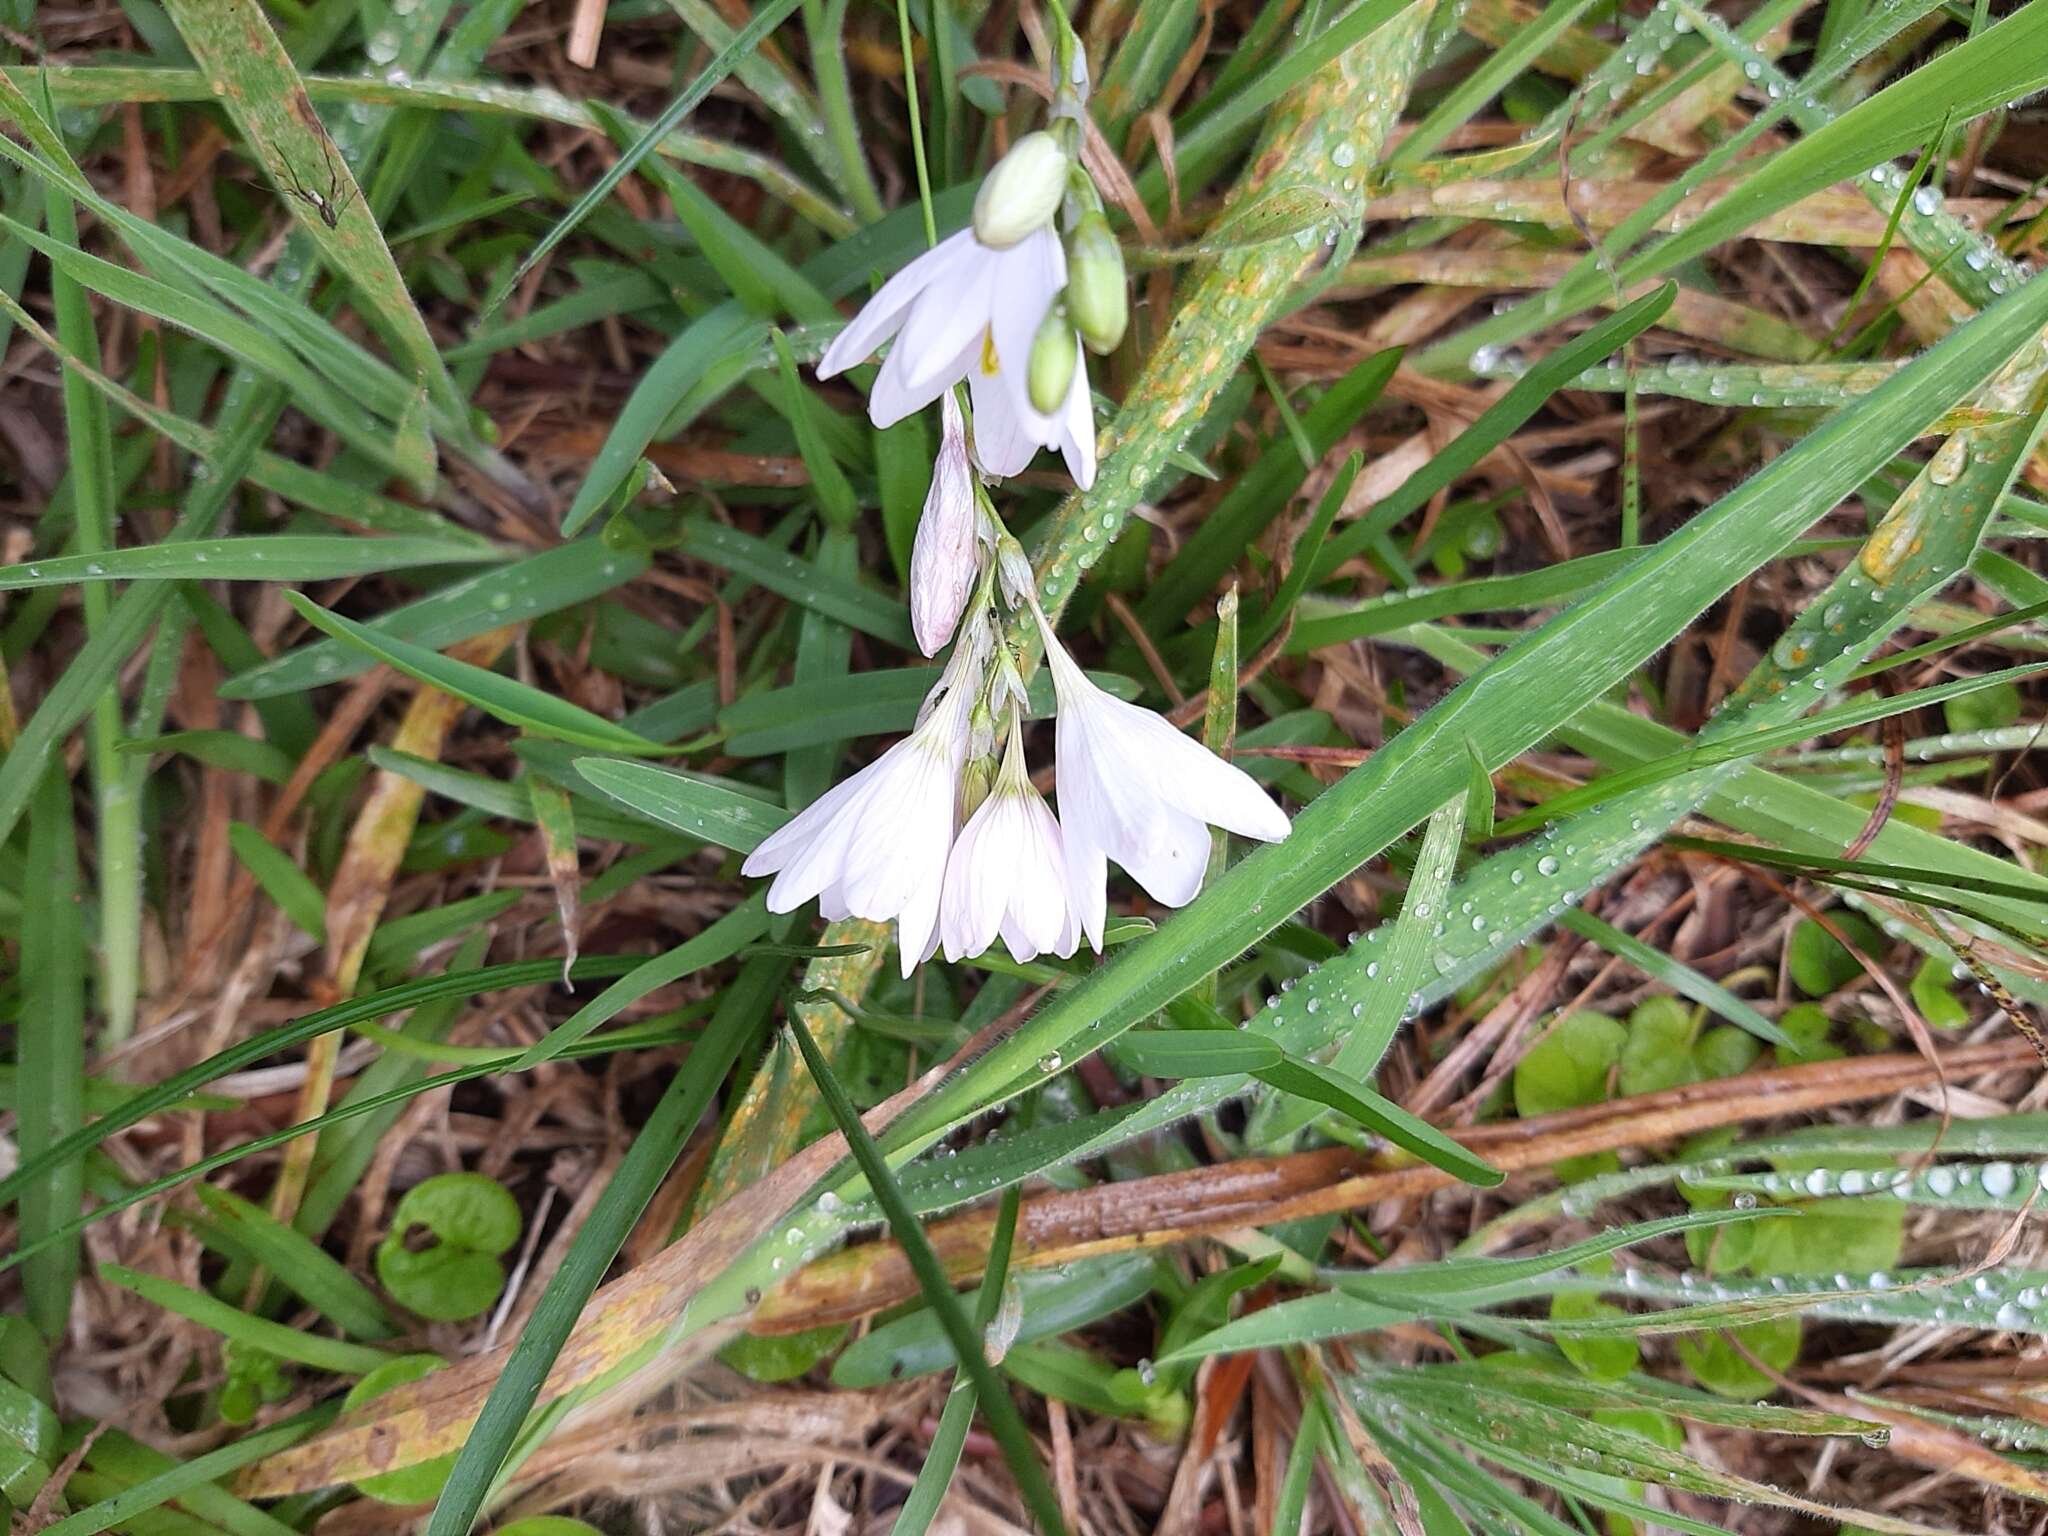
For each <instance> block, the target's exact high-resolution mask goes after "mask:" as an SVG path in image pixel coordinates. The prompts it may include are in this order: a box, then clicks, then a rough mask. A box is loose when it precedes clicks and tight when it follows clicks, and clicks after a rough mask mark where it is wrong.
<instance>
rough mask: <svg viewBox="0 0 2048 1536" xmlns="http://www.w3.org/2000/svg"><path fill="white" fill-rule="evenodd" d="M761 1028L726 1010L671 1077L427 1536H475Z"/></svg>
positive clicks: (459, 1462)
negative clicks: (632, 1239) (576, 1344)
mask: <svg viewBox="0 0 2048 1536" xmlns="http://www.w3.org/2000/svg"><path fill="white" fill-rule="evenodd" d="M743 910H744V909H743ZM686 947H687V946H686ZM593 1006H594V1005H593ZM754 1034H755V1021H754V1018H753V1016H752V1015H751V1013H749V1012H745V1011H742V1010H737V1009H721V1010H720V1011H719V1012H718V1013H717V1014H716V1015H714V1016H713V1019H712V1021H711V1024H710V1026H709V1027H708V1028H707V1029H706V1030H705V1032H704V1034H703V1036H702V1037H701V1038H700V1039H699V1040H698V1041H697V1043H696V1045H695V1046H693V1047H692V1048H691V1051H690V1055H689V1059H688V1062H687V1063H686V1064H685V1067H684V1069H683V1070H681V1071H679V1072H677V1073H676V1075H675V1076H674V1077H673V1078H672V1079H671V1080H670V1082H669V1085H668V1087H667V1089H666V1090H665V1091H664V1092H663V1093H662V1096H661V1099H660V1102H658V1103H657V1104H656V1105H655V1107H654V1110H653V1112H652V1113H651V1114H650V1115H649V1116H648V1117H647V1120H646V1123H645V1124H644V1125H642V1126H641V1128H640V1131H639V1133H638V1134H637V1135H635V1136H634V1138H633V1144H632V1146H631V1147H629V1148H628V1149H627V1151H626V1155H625V1157H624V1158H622V1159H621V1160H620V1162H619V1166H618V1169H617V1170H616V1171H615V1172H614V1173H613V1174H612V1177H611V1180H610V1182H609V1183H607V1184H606V1186H605V1189H604V1193H603V1194H602V1195H600V1196H599V1197H598V1199H597V1202H596V1203H595V1205H593V1206H592V1207H591V1211H590V1215H589V1217H588V1219H587V1220H586V1221H585V1222H584V1224H583V1226H582V1228H581V1229H580V1230H579V1231H578V1232H577V1234H576V1237H575V1239H574V1240H573V1241H572V1242H571V1243H570V1245H569V1251H568V1253H567V1254H565V1255H564V1256H563V1258H562V1262H561V1265H560V1267H558V1268H557V1269H556V1271H555V1273H554V1275H553V1277H552V1278H551V1279H550V1280H549V1281H548V1284H547V1289H546V1290H544V1291H543V1292H542V1293H541V1297H540V1300H539V1301H538V1302H537V1303H536V1304H535V1305H534V1309H533V1313H532V1315H531V1316H530V1317H529V1318H528V1319H527V1323H526V1326H525V1327H524V1328H523V1329H522V1330H521V1331H520V1334H519V1340H518V1342H517V1343H515V1344H514V1345H513V1346H512V1352H511V1353H510V1354H509V1355H508V1356H507V1357H506V1359H505V1368H504V1370H503V1372H502V1373H501V1374H500V1375H499V1377H498V1379H497V1381H496V1382H495V1383H494V1384H493V1385H492V1387H491V1391H490V1395H489V1397H487V1398H486V1399H485V1400H484V1405H483V1410H482V1412H480V1413H479V1414H478V1415H477V1419H476V1424H475V1427H474V1428H473V1429H471V1430H470V1432H469V1437H468V1438H467V1440H465V1441H464V1442H463V1446H462V1449H461V1451H460V1452H459V1453H458V1454H457V1455H456V1458H455V1465H454V1466H453V1467H452V1468H451V1469H450V1470H449V1473H448V1481H447V1483H446V1485H445V1486H444V1487H443V1488H442V1490H441V1495H440V1497H439V1498H438V1499H437V1500H436V1501H435V1503H434V1512H433V1514H432V1515H431V1516H430V1517H429V1518H428V1521H427V1527H426V1536H468V1532H469V1530H470V1528H471V1527H472V1526H473V1525H474V1524H475V1522H476V1518H477V1515H478V1513H479V1512H480V1511H481V1510H482V1508H483V1505H484V1501H485V1499H486V1498H487V1497H488V1496H489V1494H490V1491H491V1489H492V1487H493V1485H494V1484H495V1483H496V1481H497V1478H498V1475H499V1470H500V1468H502V1467H503V1466H504V1465H505V1461H506V1458H507V1457H508V1456H509V1455H510V1454H511V1452H512V1448H513V1442H514V1440H515V1439H516V1438H517V1437H518V1435H519V1432H520V1429H521V1427H522V1426H523V1425H524V1424H525V1423H526V1421H527V1415H528V1413H529V1411H530V1410H531V1409H532V1407H533V1404H534V1402H535V1401H536V1399H537V1398H538V1397H539V1395H540V1388H541V1383H542V1382H543V1381H545V1380H546V1378H547V1374H548V1371H549V1369H550V1368H551V1367H552V1366H553V1365H554V1363H555V1357H556V1356H557V1355H558V1354H560V1353H561V1349H562V1346H563V1345H564V1344H565V1343H567V1342H568V1339H569V1334H570V1332H571V1331H572V1330H573V1329H574V1328H575V1326H576V1320H577V1318H578V1317H580V1316H581V1315H582V1312H583V1307H584V1304H585V1303H586V1302H588V1301H589V1300H590V1296H591V1293H592V1292H593V1291H595V1290H596V1289H597V1285H598V1282H599V1281H600V1280H602V1279H603V1278H604V1272H605V1271H606V1270H607V1269H608V1268H610V1267H611V1263H612V1260H613V1259H615V1258H617V1257H618V1253H619V1249H620V1248H621V1247H623V1246H624V1244H625V1241H626V1238H627V1236H628V1235H629V1234H630V1233H631V1232H632V1230H633V1226H634V1224H635V1223H636V1222H638V1221H639V1219H640V1216H641V1213H642V1212H644V1211H645V1210H646V1209H647V1204H648V1202H649V1201H650V1200H652V1199H653V1198H654V1194H655V1191H656V1190H657V1189H659V1188H660V1187H661V1184H662V1181H663V1180H664V1179H666V1178H667V1177H668V1173H669V1169H670V1168H672V1167H673V1166H674V1165H675V1161H676V1158H677V1157H678V1156H680V1155H681V1153H682V1149H683V1144H684V1142H685V1141H686V1140H687V1139H688V1138H689V1135H690V1132H691V1131H692V1130H693V1129H694V1128H695V1126H696V1124H697V1122H698V1121H699V1120H700V1119H702V1118H703V1115H704V1111H705V1110H706V1108H708V1107H709V1106H710V1103H711V1101H712V1097H713V1095H715V1094H716V1093H717V1092H718V1089H719V1087H720V1085H721V1084H723V1083H724V1081H725V1078H726V1074H727V1073H728V1072H730V1071H731V1070H732V1066H733V1063H734V1062H735V1061H737V1060H739V1058H740V1054H741V1052H742V1051H743V1050H745V1049H746V1047H747V1046H748V1044H749V1043H750V1041H751V1040H752V1038H753V1036H754Z"/></svg>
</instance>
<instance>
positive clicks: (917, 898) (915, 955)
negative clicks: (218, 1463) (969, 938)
mask: <svg viewBox="0 0 2048 1536" xmlns="http://www.w3.org/2000/svg"><path fill="white" fill-rule="evenodd" d="M949 821H950V818H949ZM948 830H949V831H950V830H951V829H950V827H949V828H948ZM945 881H946V854H945V850H944V848H943V847H941V849H940V851H939V856H938V859H937V861H936V862H935V863H931V864H928V865H927V868H926V871H925V877H924V879H923V880H921V881H920V882H919V883H918V886H917V888H916V890H915V891H913V892H912V893H911V897H910V900H909V901H907V902H906V903H904V907H903V911H902V913H901V914H900V915H899V916H898V917H897V919H896V950H897V958H898V961H899V963H900V964H901V966H902V968H903V974H904V976H905V977H906V978H907V977H908V976H909V975H910V973H911V972H912V971H914V970H916V969H917V967H918V964H919V963H920V962H921V961H924V960H927V959H929V958H930V957H931V953H932V947H933V945H934V943H935V942H936V941H937V939H938V932H937V929H938V921H939V896H940V892H941V891H942V890H943V889H944V887H945Z"/></svg>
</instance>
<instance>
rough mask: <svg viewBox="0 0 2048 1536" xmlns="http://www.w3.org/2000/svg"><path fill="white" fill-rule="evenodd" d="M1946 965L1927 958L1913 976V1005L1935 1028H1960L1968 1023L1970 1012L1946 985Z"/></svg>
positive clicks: (1947, 976)
mask: <svg viewBox="0 0 2048 1536" xmlns="http://www.w3.org/2000/svg"><path fill="white" fill-rule="evenodd" d="M1952 980H1953V978H1952V977H1951V975H1950V973H1949V962H1948V961H1946V960H1942V959H1940V958H1938V957H1936V956H1934V955H1929V956H1928V957H1927V958H1926V959H1925V960H1924V961H1922V962H1921V964H1920V969H1919V970H1917V971H1915V972H1914V973H1913V985H1912V988H1911V991H1912V994H1913V1006H1914V1007H1915V1008H1918V1009H1919V1010H1920V1016H1921V1017H1922V1018H1923V1019H1925V1020H1926V1021H1927V1022H1928V1023H1929V1024H1932V1025H1933V1026H1934V1027H1935V1028H1936V1029H1961V1028H1962V1027H1963V1026H1964V1025H1965V1024H1967V1023H1969V1022H1970V1010H1969V1008H1968V1006H1967V1005H1966V1004H1965V1003H1964V1002H1963V1000H1962V999H1961V998H1959V997H1957V996H1956V994H1955V989H1954V988H1953V987H1952V986H1951V985H1950V982H1951V981H1952Z"/></svg>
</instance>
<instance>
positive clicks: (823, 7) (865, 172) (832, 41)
mask: <svg viewBox="0 0 2048 1536" xmlns="http://www.w3.org/2000/svg"><path fill="white" fill-rule="evenodd" d="M847 5H848V0H822V3H821V0H804V33H805V36H806V37H808V39H809V40H810V45H811V74H812V77H813V78H814V79H815V80H816V81H817V86H818V104H819V106H820V108H822V110H823V115H824V119H825V136H826V138H827V140H828V141H829V142H830V144H831V147H832V153H833V154H834V155H835V156H836V157H837V158H838V161H839V177H838V181H839V190H840V191H842V192H844V193H845V194H846V196H847V198H848V199H849V200H850V201H851V202H852V203H853V211H854V212H855V213H857V214H859V215H860V218H861V222H862V223H864V224H873V223H875V222H876V221H877V220H879V219H880V218H881V217H882V213H883V209H882V194H881V193H880V192H878V191H877V190H876V189H875V178H874V173H873V172H872V171H870V170H869V169H868V157H867V153H866V151H864V150H863V149H862V148H861V142H860V124H859V123H858V122H856V121H855V120H854V115H853V87H852V84H851V82H850V81H849V80H848V79H847V76H846V49H845V47H844V45H843V44H842V43H841V41H840V39H841V36H842V35H843V34H844V32H845V30H846V8H847Z"/></svg>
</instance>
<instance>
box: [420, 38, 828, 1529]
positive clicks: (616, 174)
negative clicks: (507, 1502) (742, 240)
mask: <svg viewBox="0 0 2048 1536" xmlns="http://www.w3.org/2000/svg"><path fill="white" fill-rule="evenodd" d="M800 3H801V0H769V3H768V4H767V5H764V6H763V7H762V8H761V9H760V10H758V11H756V12H754V14H753V16H752V18H751V19H750V20H749V21H748V22H747V24H746V25H745V26H744V27H742V28H741V29H740V30H739V31H738V32H737V33H736V34H735V35H734V36H733V39H732V41H731V42H729V43H727V44H726V45H725V46H724V47H723V48H721V49H720V50H719V51H718V52H717V53H716V54H715V55H714V56H713V57H712V59H711V62H710V63H708V64H706V65H705V66H704V68H703V70H702V71H701V72H700V73H699V74H698V75H697V78H696V79H694V80H692V81H691V82H690V83H689V85H688V86H686V87H685V88H684V90H683V92H682V94H681V95H679V96H678V97H676V99H675V100H674V101H672V102H670V103H669V104H668V107H667V108H666V109H665V110H664V111H663V112H662V114H661V116H660V117H658V118H656V119H655V120H654V122H652V123H651V124H649V125H648V128H647V131H646V132H645V133H643V134H642V135H641V136H640V138H639V139H638V140H637V141H636V142H635V143H634V144H633V145H632V147H631V148H629V149H628V150H627V151H626V152H625V153H624V154H623V155H621V156H619V158H618V159H617V160H615V161H613V162H612V164H611V166H610V167H609V168H608V169H607V170H606V171H605V173H604V174H603V175H602V176H600V177H598V179H597V180H596V182H595V183H593V184H592V186H591V188H590V190H589V191H588V192H585V193H584V194H583V195H582V196H581V197H579V198H577V199H576V203H575V206H574V207H572V208H570V210H569V211H568V212H567V213H565V214H563V215H562V217H561V218H560V219H559V220H557V221H556V222H555V224H554V226H553V227H552V228H551V229H549V230H548V232H547V233H546V234H545V235H543V236H542V237H541V239H540V242H539V244H537V245H535V246H534V248H533V249H532V250H531V251H529V252H528V253H527V254H526V256H525V257H524V259H522V260H521V261H520V263H519V265H518V266H517V267H516V268H514V269H513V271H512V273H511V274H510V275H509V276H508V277H506V278H505V279H504V280H503V281H502V282H501V283H499V284H498V286H497V287H496V288H495V289H493V290H492V292H491V296H490V297H489V298H488V299H486V300H485V301H484V304H483V308H482V310H481V311H480V313H479V315H478V318H479V319H489V318H490V315H491V313H492V311H494V310H496V309H497V308H498V306H499V305H501V304H503V303H504V302H505V300H506V299H507V298H508V297H510V296H511V293H512V290H513V289H515V288H517V287H518V286H519V284H520V282H521V281H522V280H523V279H524V278H525V276H526V274H527V273H529V272H531V271H532V270H533V269H534V268H535V267H537V266H539V265H540V263H541V262H543V261H545V260H546V259H547V256H548V253H549V252H550V251H552V250H554V248H555V247H556V246H558V245H560V244H561V243H562V242H563V241H564V240H566V239H567V238H568V237H569V235H570V234H571V233H572V232H573V231H574V230H575V229H576V227H577V226H578V225H579V224H581V223H582V222H583V221H584V220H585V219H586V218H588V217H589V216H590V213H591V210H592V209H594V208H596V207H597V206H598V205H599V204H601V203H603V202H604V200H605V199H606V198H608V197H610V196H611V195H612V192H613V191H614V190H615V189H616V188H617V187H618V185H619V183H620V182H622V181H624V180H625V179H626V178H627V177H628V176H630V175H632V174H633V170H634V168H635V167H636V166H638V165H639V163H640V162H641V161H642V160H644V159H646V158H647V156H648V155H649V154H650V153H652V152H653V150H654V148H655V146H656V145H657V144H659V143H660V142H661V141H662V140H663V139H664V138H666V137H667V136H668V135H669V133H670V132H671V131H673V130H674V129H675V128H676V127H677V126H678V125H680V124H681V122H682V121H683V119H684V118H686V117H688V116H689V115H690V114H691V113H692V112H694V111H695V110H696V109H697V106H698V104H699V103H700V102H702V101H703V100H704V98H705V97H707V96H709V95H710V94H711V90H712V87H714V86H716V85H717V84H718V83H719V82H720V81H721V80H723V79H724V78H725V77H726V76H727V75H729V74H731V73H732V72H733V70H734V69H736V68H738V67H739V64H740V61H741V60H742V59H745V58H747V57H748V56H750V55H751V54H752V53H753V51H754V50H755V49H756V48H758V47H759V46H760V45H761V41H762V39H764V38H766V37H767V36H768V34H769V33H770V32H773V31H774V30H775V29H776V28H777V27H778V26H780V25H781V24H782V23H783V22H784V21H785V20H787V19H788V18H789V17H790V16H791V15H792V14H794V13H795V11H796V8H797V6H798V5H799V4H800ZM574 531H575V530H574V529H573V528H571V527H570V526H569V525H568V524H566V523H565V524H564V525H563V532H564V533H572V532H574ZM435 1536H441V1533H439V1532H436V1533H435Z"/></svg>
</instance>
